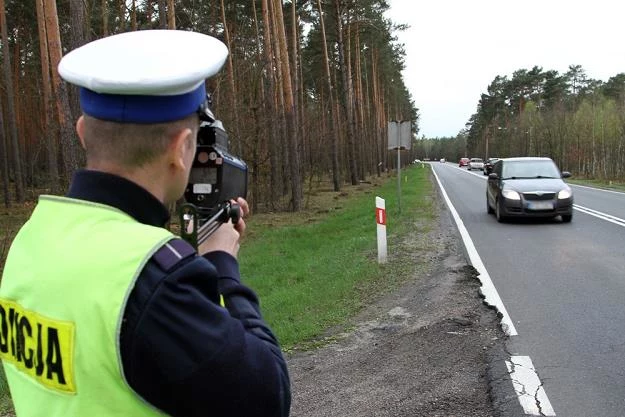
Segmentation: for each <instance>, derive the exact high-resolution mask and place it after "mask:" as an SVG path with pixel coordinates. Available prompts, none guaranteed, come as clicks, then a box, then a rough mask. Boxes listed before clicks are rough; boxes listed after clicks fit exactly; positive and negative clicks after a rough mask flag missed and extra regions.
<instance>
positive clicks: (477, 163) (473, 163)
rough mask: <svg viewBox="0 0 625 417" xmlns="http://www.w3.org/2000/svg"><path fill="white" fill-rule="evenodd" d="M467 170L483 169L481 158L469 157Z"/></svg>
mask: <svg viewBox="0 0 625 417" xmlns="http://www.w3.org/2000/svg"><path fill="white" fill-rule="evenodd" d="M468 168H469V171H471V170H473V169H479V170H480V171H481V170H483V169H484V161H482V159H481V158H471V159H470V160H469V167H468Z"/></svg>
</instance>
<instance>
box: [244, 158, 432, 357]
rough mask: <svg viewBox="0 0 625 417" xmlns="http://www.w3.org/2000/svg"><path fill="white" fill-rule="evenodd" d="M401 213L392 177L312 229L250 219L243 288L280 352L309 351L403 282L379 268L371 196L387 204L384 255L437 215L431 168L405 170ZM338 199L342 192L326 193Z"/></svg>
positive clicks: (399, 268)
mask: <svg viewBox="0 0 625 417" xmlns="http://www.w3.org/2000/svg"><path fill="white" fill-rule="evenodd" d="M401 175H402V182H401V208H402V212H401V214H400V213H399V211H398V199H397V177H389V178H387V180H386V181H385V182H384V183H382V184H380V185H379V186H375V185H374V186H370V187H364V188H363V189H362V190H361V191H360V192H359V193H354V194H353V195H350V196H348V197H347V198H345V199H344V200H341V206H340V208H339V209H336V208H333V209H332V210H330V211H329V213H327V214H325V215H324V216H323V217H322V218H314V219H313V220H312V221H311V222H310V223H309V224H306V223H305V224H301V223H300V224H294V225H280V224H276V221H275V219H274V220H273V222H272V221H269V222H263V219H260V220H257V219H255V218H254V217H253V218H252V219H251V222H250V225H249V229H250V230H251V231H252V233H251V234H252V236H251V237H250V238H249V239H248V240H246V241H245V242H244V244H243V245H242V248H241V252H240V255H239V259H240V263H241V272H242V276H243V279H244V281H245V283H246V284H247V285H249V286H250V287H251V288H253V289H254V290H255V291H256V292H257V294H258V295H259V298H260V300H261V307H262V310H263V315H264V317H265V319H266V320H267V322H268V323H269V324H270V325H271V327H272V328H273V330H274V331H275V333H276V335H277V336H278V338H279V339H280V342H281V344H282V345H283V347H285V349H287V350H290V349H293V348H296V347H306V346H308V345H311V344H312V345H314V344H315V343H316V341H315V340H316V339H317V338H319V337H320V336H321V335H322V333H323V331H324V330H325V329H327V328H329V327H331V326H334V325H337V324H341V323H343V322H344V321H345V320H347V319H348V318H350V317H352V316H353V315H354V314H355V313H356V312H358V310H360V309H361V308H362V307H363V306H364V305H365V304H367V303H368V302H370V301H371V300H372V298H373V297H374V296H376V295H379V293H380V292H385V291H387V290H388V289H389V288H392V287H393V286H394V285H395V284H397V283H399V282H402V281H403V280H405V279H406V274H409V273H410V271H412V270H413V268H412V267H413V266H411V265H405V264H402V262H396V261H397V260H393V261H392V262H391V260H390V259H391V258H393V256H392V255H390V256H389V263H387V264H386V265H378V262H377V240H376V223H375V196H379V197H382V198H384V199H385V200H386V209H387V235H388V236H389V254H391V252H393V251H395V252H397V250H399V251H401V248H397V247H395V246H394V242H398V241H399V239H401V236H402V235H405V234H406V233H408V232H410V231H412V230H414V228H413V227H411V226H414V225H415V224H420V225H421V226H420V227H422V228H427V229H429V228H430V227H431V224H432V221H433V219H434V216H435V213H434V208H433V206H432V183H431V181H430V180H429V168H428V167H425V168H421V166H420V165H419V166H413V167H411V168H408V169H405V170H402V172H401ZM327 193H328V194H330V195H334V196H335V197H336V196H339V195H340V194H339V193H332V192H327Z"/></svg>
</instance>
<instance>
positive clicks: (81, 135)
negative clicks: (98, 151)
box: [76, 115, 87, 149]
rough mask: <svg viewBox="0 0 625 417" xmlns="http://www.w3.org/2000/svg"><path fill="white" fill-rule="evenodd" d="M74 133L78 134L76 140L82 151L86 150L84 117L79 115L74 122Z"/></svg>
mask: <svg viewBox="0 0 625 417" xmlns="http://www.w3.org/2000/svg"><path fill="white" fill-rule="evenodd" d="M76 133H78V139H79V140H80V145H81V146H82V148H83V149H87V147H86V146H85V116H84V115H81V116H80V117H79V118H78V121H77V122H76Z"/></svg>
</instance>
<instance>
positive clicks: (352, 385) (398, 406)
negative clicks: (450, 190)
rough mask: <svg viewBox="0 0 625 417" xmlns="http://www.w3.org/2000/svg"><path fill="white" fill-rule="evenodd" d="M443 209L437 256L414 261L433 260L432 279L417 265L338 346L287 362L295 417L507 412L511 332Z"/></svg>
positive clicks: (337, 334)
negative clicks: (502, 389) (496, 385)
mask: <svg viewBox="0 0 625 417" xmlns="http://www.w3.org/2000/svg"><path fill="white" fill-rule="evenodd" d="M437 204H439V205H440V206H441V207H440V210H441V211H440V212H441V215H440V216H439V219H438V224H437V225H436V227H434V230H432V231H431V232H429V236H428V239H432V242H433V245H432V247H433V248H434V249H433V250H432V251H429V252H428V253H423V254H418V255H415V263H417V262H421V263H423V262H428V268H427V270H426V272H423V268H421V269H419V268H415V272H414V276H413V278H412V279H410V280H409V281H408V282H407V283H405V284H404V285H402V286H401V287H400V288H398V289H397V290H395V291H393V292H392V293H389V294H386V295H384V296H381V298H380V299H379V300H377V301H376V302H375V303H374V304H371V305H370V306H368V307H367V308H366V309H365V310H364V311H362V312H361V314H359V315H358V316H357V317H355V318H354V319H353V320H350V322H349V323H347V324H346V325H345V326H341V327H340V328H336V329H331V330H329V331H328V333H327V334H326V335H324V337H325V338H326V339H327V340H332V342H331V343H329V344H326V345H325V346H324V347H322V348H319V349H316V350H313V351H307V352H296V353H293V354H291V355H289V357H288V363H289V370H290V374H291V380H292V392H293V405H292V412H291V415H292V416H307V417H314V416H343V417H352V416H353V417H356V416H358V417H365V416H376V417H377V416H394V417H401V416H474V417H479V416H496V415H500V413H499V412H498V411H497V408H498V403H499V402H500V400H499V399H497V398H495V397H497V396H495V397H494V396H493V395H491V394H492V392H491V387H492V384H491V381H492V375H493V371H492V369H493V366H494V364H495V365H497V367H498V369H500V368H501V365H502V364H503V359H502V358H504V357H505V352H504V351H505V335H504V333H503V332H502V331H501V328H500V326H499V319H498V317H497V314H496V311H494V310H492V309H490V308H488V307H487V306H485V305H484V304H483V303H482V298H481V297H480V295H479V289H480V285H481V284H480V282H479V281H478V279H477V277H476V272H475V269H474V268H473V267H472V266H470V265H468V264H467V261H466V258H465V255H464V247H463V245H462V241H461V239H460V238H459V235H458V232H457V229H456V227H455V225H454V224H453V221H452V220H451V218H450V216H449V214H448V211H447V210H446V208H445V207H444V205H443V204H441V202H440V201H439V202H438V203H437ZM418 233H419V232H418V231H416V230H415V232H414V233H412V234H410V235H409V236H408V237H407V238H406V239H407V240H408V241H407V242H405V243H407V245H406V246H407V247H410V246H411V245H410V242H409V240H410V239H417V238H418V235H417V234H418ZM422 238H423V237H422V236H421V239H422ZM391 261H392V260H391ZM500 377H501V375H499V377H498V378H500ZM510 385H511V384H510ZM506 400H509V398H507V399H506Z"/></svg>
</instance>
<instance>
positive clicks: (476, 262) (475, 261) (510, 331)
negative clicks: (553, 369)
mask: <svg viewBox="0 0 625 417" xmlns="http://www.w3.org/2000/svg"><path fill="white" fill-rule="evenodd" d="M432 172H433V173H434V177H435V178H436V182H438V187H439V188H440V190H441V193H442V194H443V198H444V199H445V203H447V207H449V211H451V214H452V216H453V218H454V220H455V221H456V225H457V226H458V230H459V231H460V236H462V241H463V242H464V246H465V248H466V249H467V253H468V254H469V260H470V262H471V265H473V267H474V268H475V269H476V270H477V272H478V273H479V276H478V278H479V280H480V282H481V283H482V287H481V291H482V295H484V300H485V301H486V303H487V304H489V305H491V306H493V307H495V308H496V309H497V311H499V313H500V314H501V316H502V317H501V328H502V329H503V331H504V333H505V334H507V335H508V336H516V335H518V333H517V331H516V328H515V327H514V324H513V323H512V319H511V318H510V316H509V315H508V311H507V310H506V307H505V306H504V305H503V301H501V298H500V297H499V293H498V292H497V289H496V288H495V285H494V284H493V281H492V280H491V279H490V275H489V274H488V271H487V270H486V267H485V266H484V263H483V262H482V258H480V255H479V254H478V253H477V249H475V245H474V244H473V240H472V239H471V236H469V232H468V231H467V228H466V227H464V222H463V221H462V219H461V218H460V215H459V214H458V212H457V211H456V208H455V207H454V205H453V204H451V200H450V199H449V197H448V196H447V192H446V191H445V188H443V184H442V183H441V181H440V179H439V178H438V175H437V174H436V170H435V169H433V168H432Z"/></svg>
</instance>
